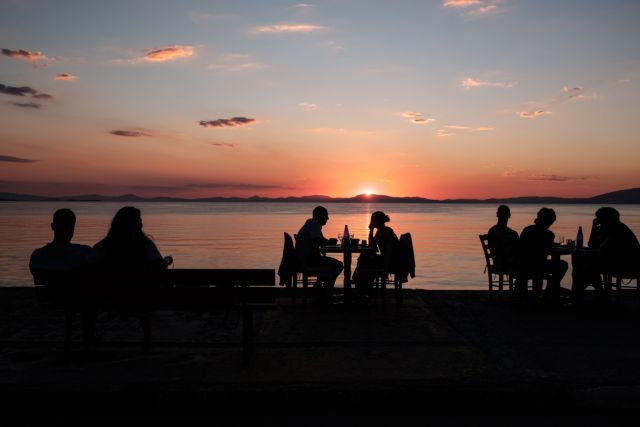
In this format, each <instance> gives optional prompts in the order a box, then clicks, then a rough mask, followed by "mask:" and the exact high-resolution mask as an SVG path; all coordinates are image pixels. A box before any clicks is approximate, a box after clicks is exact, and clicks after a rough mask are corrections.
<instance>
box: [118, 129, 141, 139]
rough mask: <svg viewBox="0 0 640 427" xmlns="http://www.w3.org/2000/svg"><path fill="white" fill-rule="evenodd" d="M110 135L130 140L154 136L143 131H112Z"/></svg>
mask: <svg viewBox="0 0 640 427" xmlns="http://www.w3.org/2000/svg"><path fill="white" fill-rule="evenodd" d="M109 133H110V134H111V135H116V136H125V137H130V138H138V137H141V136H152V135H151V133H149V132H148V131H141V130H121V129H118V130H110V131H109Z"/></svg>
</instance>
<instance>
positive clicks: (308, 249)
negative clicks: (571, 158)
mask: <svg viewBox="0 0 640 427" xmlns="http://www.w3.org/2000/svg"><path fill="white" fill-rule="evenodd" d="M328 220H329V212H328V211H327V209H326V208H324V207H323V206H317V207H316V208H315V209H314V210H313V213H312V218H310V219H308V220H307V221H306V222H305V223H304V225H303V226H302V228H300V231H299V232H298V234H297V246H298V248H299V249H300V250H301V251H302V255H303V256H304V259H305V261H306V263H307V265H309V266H312V267H316V268H318V269H322V270H324V271H326V272H327V274H326V275H322V276H320V277H319V280H318V282H317V283H316V286H317V287H318V288H320V290H321V291H323V292H321V294H322V295H323V297H322V298H327V299H330V297H331V294H332V290H333V286H334V284H335V281H336V279H337V277H338V276H339V275H340V273H341V272H342V270H343V268H344V265H343V263H342V262H341V261H338V260H337V259H335V258H331V257H326V256H323V255H324V254H323V253H322V249H323V247H325V246H326V245H328V244H336V243H337V239H326V238H325V237H324V236H323V234H322V226H324V225H325V224H326V223H327V221H328ZM387 222H389V217H388V216H387V215H385V214H384V212H380V211H378V212H374V213H373V214H372V215H371V223H370V224H369V247H370V248H372V250H370V251H363V252H362V254H361V255H360V257H359V259H358V267H359V269H356V274H354V282H355V283H356V285H357V287H358V288H359V289H361V290H362V292H361V294H362V295H364V296H366V295H367V294H368V291H370V289H371V285H372V283H373V278H372V277H369V276H368V275H367V274H366V273H364V274H363V273H362V272H364V271H365V270H367V269H366V267H376V266H382V265H383V264H384V263H385V262H386V260H388V258H389V257H388V255H389V253H390V250H391V248H392V247H393V245H394V244H395V243H396V242H397V240H398V239H397V237H396V235H395V233H394V232H393V230H392V229H391V228H390V227H388V226H387V225H386V223H387ZM75 224H76V216H75V214H74V212H73V211H72V210H71V209H66V208H65V209H59V210H57V211H56V212H55V213H54V214H53V221H52V222H51V229H52V230H53V240H52V241H51V242H50V243H47V244H46V245H45V246H43V247H41V248H38V249H36V250H34V251H33V253H32V254H31V258H30V260H29V268H30V270H31V271H32V272H33V271H35V270H53V271H64V270H75V269H81V268H91V269H95V270H97V271H104V272H114V271H115V272H118V271H123V272H152V271H157V270H162V269H165V268H167V267H168V266H169V265H171V264H172V263H173V259H172V258H171V257H170V256H166V257H163V256H162V255H161V254H160V251H159V250H158V248H157V247H156V245H155V243H154V242H153V240H151V238H149V236H147V234H146V233H144V231H143V230H142V228H143V224H142V217H141V213H140V210H139V209H137V208H135V207H132V206H125V207H123V208H121V209H120V210H119V211H118V212H117V213H116V214H115V216H114V217H113V220H112V221H111V227H110V228H109V231H108V232H107V235H106V237H105V238H103V239H102V240H100V241H99V242H97V243H96V244H95V245H94V246H93V247H90V246H88V245H82V244H76V243H71V240H72V239H73V235H74V232H75ZM374 231H375V232H374ZM378 251H379V252H378ZM359 272H360V273H359Z"/></svg>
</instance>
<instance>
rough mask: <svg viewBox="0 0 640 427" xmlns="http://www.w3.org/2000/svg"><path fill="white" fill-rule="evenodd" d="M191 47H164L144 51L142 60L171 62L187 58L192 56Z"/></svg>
mask: <svg viewBox="0 0 640 427" xmlns="http://www.w3.org/2000/svg"><path fill="white" fill-rule="evenodd" d="M193 53H194V49H193V46H188V45H184V46H183V45H173V46H165V47H161V48H157V49H147V50H145V51H144V57H143V58H144V59H145V60H146V61H151V62H165V61H173V60H175V59H179V58H188V57H190V56H193Z"/></svg>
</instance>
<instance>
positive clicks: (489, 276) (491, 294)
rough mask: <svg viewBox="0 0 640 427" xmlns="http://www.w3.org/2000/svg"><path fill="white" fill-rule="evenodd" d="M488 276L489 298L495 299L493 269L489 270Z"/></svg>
mask: <svg viewBox="0 0 640 427" xmlns="http://www.w3.org/2000/svg"><path fill="white" fill-rule="evenodd" d="M487 277H488V278H489V300H491V299H493V274H491V271H488V272H487Z"/></svg>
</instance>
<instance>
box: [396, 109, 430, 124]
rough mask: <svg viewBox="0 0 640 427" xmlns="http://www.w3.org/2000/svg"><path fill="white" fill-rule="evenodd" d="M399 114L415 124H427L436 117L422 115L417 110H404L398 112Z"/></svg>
mask: <svg viewBox="0 0 640 427" xmlns="http://www.w3.org/2000/svg"><path fill="white" fill-rule="evenodd" d="M400 115H401V116H402V117H404V118H405V119H408V120H407V121H408V122H410V123H413V124H416V125H428V124H430V123H433V122H435V121H436V119H432V118H426V117H424V114H422V113H418V112H417V111H405V112H403V113H400Z"/></svg>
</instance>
